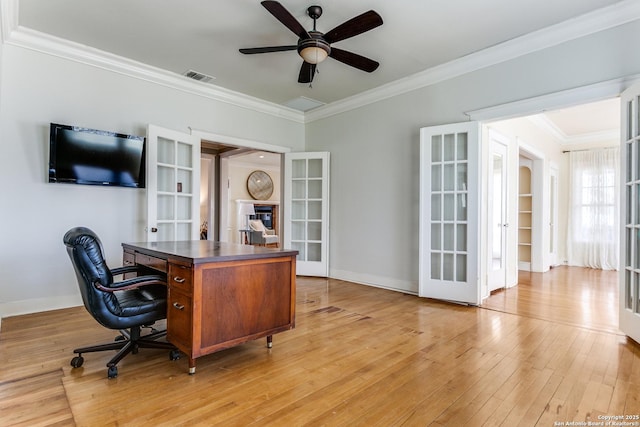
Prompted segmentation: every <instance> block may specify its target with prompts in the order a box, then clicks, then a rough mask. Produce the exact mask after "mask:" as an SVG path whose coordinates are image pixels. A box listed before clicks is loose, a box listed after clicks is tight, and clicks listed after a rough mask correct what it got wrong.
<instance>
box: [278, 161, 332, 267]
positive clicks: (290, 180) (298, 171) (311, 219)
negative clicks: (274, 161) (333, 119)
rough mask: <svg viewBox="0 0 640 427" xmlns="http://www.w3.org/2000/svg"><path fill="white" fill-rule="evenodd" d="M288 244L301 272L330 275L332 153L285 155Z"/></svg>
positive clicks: (286, 244)
mask: <svg viewBox="0 0 640 427" xmlns="http://www.w3.org/2000/svg"><path fill="white" fill-rule="evenodd" d="M285 203H286V204H287V207H288V208H287V209H286V210H285V224H284V226H285V240H284V241H285V247H287V248H290V249H295V250H297V251H298V258H297V262H296V270H297V273H298V274H300V275H308V276H322V277H326V276H328V275H329V260H328V256H329V247H328V239H329V235H328V231H329V229H328V224H329V153H288V154H286V155H285Z"/></svg>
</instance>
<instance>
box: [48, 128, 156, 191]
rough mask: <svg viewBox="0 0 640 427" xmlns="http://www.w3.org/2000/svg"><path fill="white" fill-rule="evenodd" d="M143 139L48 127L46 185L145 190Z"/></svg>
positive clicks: (95, 130)
mask: <svg viewBox="0 0 640 427" xmlns="http://www.w3.org/2000/svg"><path fill="white" fill-rule="evenodd" d="M144 155H145V139H144V137H142V136H134V135H125V134H121V133H115V132H107V131H102V130H97V129H88V128H82V127H78V126H69V125H61V124H57V123H51V130H50V137H49V182H59V183H72V184H89V185H111V186H122V187H134V188H143V187H144V186H145V179H144V178H145V156H144Z"/></svg>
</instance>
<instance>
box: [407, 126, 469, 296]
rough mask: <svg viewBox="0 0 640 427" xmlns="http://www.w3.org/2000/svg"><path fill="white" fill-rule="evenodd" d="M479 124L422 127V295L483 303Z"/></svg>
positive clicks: (420, 246)
mask: <svg viewBox="0 0 640 427" xmlns="http://www.w3.org/2000/svg"><path fill="white" fill-rule="evenodd" d="M479 153H480V124H479V123H478V122H466V123H457V124H452V125H443V126H434V127H428V128H422V129H420V231H419V233H420V243H419V257H420V260H419V265H420V273H419V286H418V291H419V295H420V296H422V297H428V298H437V299H442V300H449V301H457V302H463V303H468V304H475V305H477V304H480V300H481V296H480V295H481V294H480V280H479V248H480V230H479V226H478V225H479V224H480V209H479V198H480V168H479V161H480V156H479Z"/></svg>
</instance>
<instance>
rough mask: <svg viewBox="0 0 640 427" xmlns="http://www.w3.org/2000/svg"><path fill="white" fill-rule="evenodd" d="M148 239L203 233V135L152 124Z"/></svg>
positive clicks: (186, 237) (194, 237) (182, 237)
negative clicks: (201, 220)
mask: <svg viewBox="0 0 640 427" xmlns="http://www.w3.org/2000/svg"><path fill="white" fill-rule="evenodd" d="M146 148H147V163H146V165H147V228H146V231H147V240H148V241H150V242H155V241H172V240H197V239H199V235H200V224H199V222H200V139H198V138H194V137H192V136H191V135H190V134H187V133H182V132H177V131H174V130H171V129H164V128H161V127H158V126H154V125H149V127H148V129H147V146H146Z"/></svg>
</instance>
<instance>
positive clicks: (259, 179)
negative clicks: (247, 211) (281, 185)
mask: <svg viewBox="0 0 640 427" xmlns="http://www.w3.org/2000/svg"><path fill="white" fill-rule="evenodd" d="M247 191H248V192H249V194H250V195H251V197H253V198H254V199H256V200H267V199H268V198H269V197H271V195H272V194H273V181H272V180H271V177H270V176H269V174H268V173H266V172H265V171H253V172H251V174H249V178H247Z"/></svg>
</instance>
